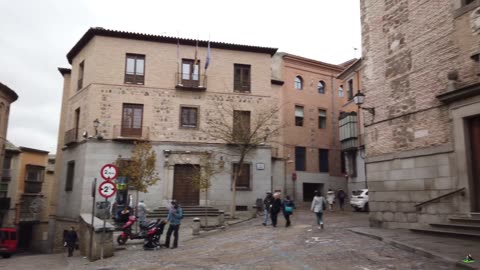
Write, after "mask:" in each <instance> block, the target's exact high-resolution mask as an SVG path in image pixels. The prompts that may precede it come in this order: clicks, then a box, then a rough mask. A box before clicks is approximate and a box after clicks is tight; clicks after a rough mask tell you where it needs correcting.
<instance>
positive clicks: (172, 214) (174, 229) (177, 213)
mask: <svg viewBox="0 0 480 270" xmlns="http://www.w3.org/2000/svg"><path fill="white" fill-rule="evenodd" d="M182 218H183V210H182V208H181V207H180V205H179V204H178V202H177V201H175V200H173V201H172V205H171V207H170V210H169V211H168V217H167V221H168V222H169V223H170V224H169V226H168V231H167V238H166V239H165V247H167V248H169V247H170V237H171V236H172V233H173V237H174V238H175V239H174V240H173V246H172V249H173V248H177V247H178V230H179V229H180V222H181V219H182Z"/></svg>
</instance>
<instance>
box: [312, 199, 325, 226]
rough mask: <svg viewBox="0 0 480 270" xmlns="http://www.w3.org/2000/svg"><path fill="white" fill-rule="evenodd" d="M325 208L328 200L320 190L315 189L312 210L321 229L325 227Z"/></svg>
mask: <svg viewBox="0 0 480 270" xmlns="http://www.w3.org/2000/svg"><path fill="white" fill-rule="evenodd" d="M325 209H327V201H326V200H325V198H324V197H323V196H322V195H321V194H320V192H318V191H316V190H315V193H314V197H313V201H312V206H311V207H310V210H312V211H313V212H314V213H315V215H316V217H317V225H318V226H319V227H318V228H319V229H323V211H324V210H325Z"/></svg>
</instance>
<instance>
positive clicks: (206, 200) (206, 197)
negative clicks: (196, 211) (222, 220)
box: [205, 188, 208, 228]
mask: <svg viewBox="0 0 480 270" xmlns="http://www.w3.org/2000/svg"><path fill="white" fill-rule="evenodd" d="M205 227H206V228H208V188H206V189H205Z"/></svg>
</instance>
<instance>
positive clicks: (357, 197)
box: [350, 189, 368, 212]
mask: <svg viewBox="0 0 480 270" xmlns="http://www.w3.org/2000/svg"><path fill="white" fill-rule="evenodd" d="M350 205H351V206H352V207H353V209H355V211H359V210H363V211H365V212H368V189H359V190H354V191H352V198H350Z"/></svg>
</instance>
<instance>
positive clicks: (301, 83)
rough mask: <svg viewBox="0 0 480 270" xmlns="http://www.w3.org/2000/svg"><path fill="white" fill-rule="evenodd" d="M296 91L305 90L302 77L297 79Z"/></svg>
mask: <svg viewBox="0 0 480 270" xmlns="http://www.w3.org/2000/svg"><path fill="white" fill-rule="evenodd" d="M295 89H298V90H302V89H303V79H302V77H300V76H297V77H295Z"/></svg>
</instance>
